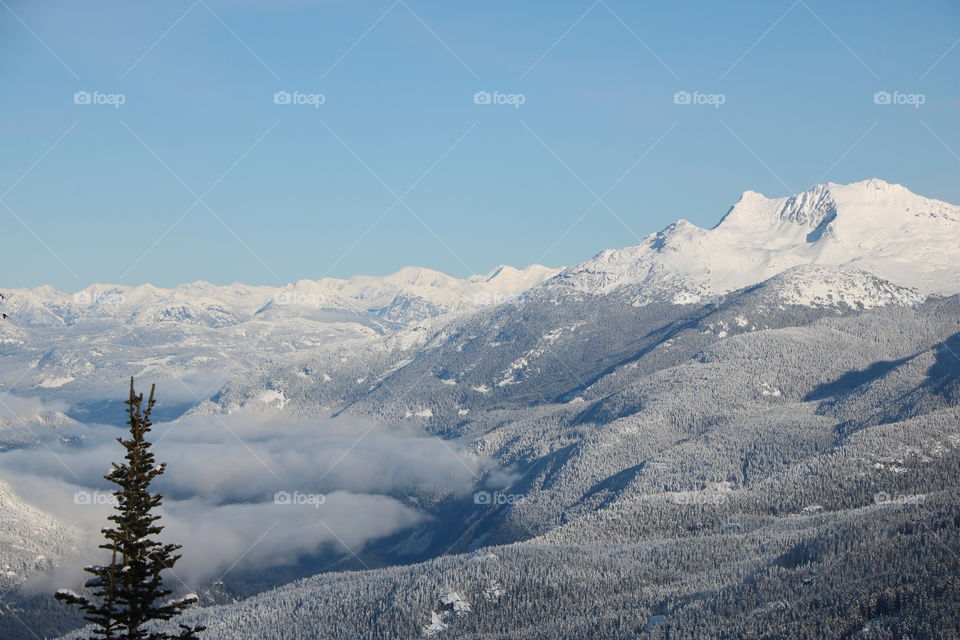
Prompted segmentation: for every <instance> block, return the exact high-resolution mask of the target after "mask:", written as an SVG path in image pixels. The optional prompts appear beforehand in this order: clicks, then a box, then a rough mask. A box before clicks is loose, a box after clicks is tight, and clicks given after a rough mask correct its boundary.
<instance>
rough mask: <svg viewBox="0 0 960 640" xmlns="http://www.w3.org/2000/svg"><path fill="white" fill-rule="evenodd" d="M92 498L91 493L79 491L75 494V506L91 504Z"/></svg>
mask: <svg viewBox="0 0 960 640" xmlns="http://www.w3.org/2000/svg"><path fill="white" fill-rule="evenodd" d="M91 502H92V496H91V495H90V492H89V491H77V492H76V493H75V494H73V504H90V503H91Z"/></svg>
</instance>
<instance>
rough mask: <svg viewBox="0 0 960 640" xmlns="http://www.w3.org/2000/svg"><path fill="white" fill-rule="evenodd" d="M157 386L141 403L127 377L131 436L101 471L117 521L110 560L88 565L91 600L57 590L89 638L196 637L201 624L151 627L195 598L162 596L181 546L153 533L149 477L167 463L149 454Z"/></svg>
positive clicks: (156, 501) (155, 497) (109, 535)
mask: <svg viewBox="0 0 960 640" xmlns="http://www.w3.org/2000/svg"><path fill="white" fill-rule="evenodd" d="M154 389H155V386H153V387H151V388H150V397H149V398H148V399H147V406H146V408H144V407H143V394H139V395H137V393H136V391H135V390H134V386H133V378H131V379H130V398H129V399H128V400H127V401H126V405H127V415H128V420H127V424H128V425H129V426H130V437H129V438H117V442H119V443H120V444H122V445H123V447H124V449H126V456H125V458H126V462H125V463H124V464H116V463H114V464H113V468H112V469H111V470H110V472H109V473H108V474H107V475H106V476H104V478H106V479H107V480H109V481H110V482H113V483H114V484H116V485H118V487H119V488H118V489H117V490H116V491H115V492H114V495H115V496H116V498H117V504H116V507H115V513H114V514H113V515H111V516H110V517H109V519H110V520H111V521H112V522H113V523H114V525H115V526H114V527H109V528H106V529H103V530H102V533H103V534H104V536H105V537H106V539H107V542H106V544H102V545H100V548H101V549H105V550H107V551H109V552H110V564H109V565H107V566H99V565H97V566H90V567H86V569H85V570H86V571H87V572H88V573H91V574H93V576H94V577H93V578H91V579H90V580H88V581H87V583H86V585H85V586H86V587H88V588H90V589H91V590H92V592H93V596H94V599H89V598H87V597H85V596H82V595H79V594H76V593H74V592H72V591H70V590H68V589H61V590H59V591H58V592H57V594H56V596H55V597H56V598H57V599H58V600H61V601H63V602H66V603H68V604H72V605H76V606H77V607H79V608H80V609H81V610H82V611H83V612H84V614H85V615H84V618H85V619H86V620H88V621H90V622H91V623H93V625H94V630H93V638H100V639H104V640H142V639H144V640H173V639H179V640H196V639H197V638H198V635H197V634H198V633H199V632H200V631H203V629H204V627H200V626H197V627H189V626H186V625H180V631H179V632H178V633H176V634H170V633H164V632H159V631H154V630H150V629H148V627H149V626H150V623H151V622H155V621H164V620H170V619H171V618H173V617H175V616H177V615H179V614H180V613H182V612H183V610H184V609H185V608H187V607H188V606H190V605H191V604H193V603H195V602H196V601H197V597H196V595H194V594H190V595H187V596H185V597H182V598H177V599H172V600H166V601H165V602H164V601H163V600H164V599H165V598H167V596H169V595H171V594H172V593H173V592H172V591H171V590H170V589H166V588H164V586H163V579H162V578H161V576H160V574H161V572H162V571H163V570H164V569H172V568H173V566H174V564H176V562H177V560H178V559H179V558H180V556H179V555H175V552H176V551H177V550H178V549H180V545H176V544H161V543H159V542H156V541H154V540H152V539H151V536H155V535H157V534H159V533H160V532H161V531H162V530H163V527H162V526H160V525H159V524H157V520H159V518H160V516H158V515H154V514H153V513H152V511H153V510H154V509H156V508H157V507H159V506H160V504H161V502H162V500H163V496H161V495H160V494H158V493H151V492H150V482H151V481H152V480H153V479H154V478H156V477H157V476H159V475H160V474H162V473H163V471H164V468H165V465H164V464H157V463H156V462H155V461H154V456H153V453H152V452H151V451H150V443H149V442H147V440H146V435H147V433H149V432H150V426H151V422H150V413H151V411H152V410H153V406H154V404H155V402H156V401H155V400H154V397H153V396H154Z"/></svg>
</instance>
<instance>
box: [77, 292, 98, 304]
mask: <svg viewBox="0 0 960 640" xmlns="http://www.w3.org/2000/svg"><path fill="white" fill-rule="evenodd" d="M91 302H93V298H92V297H91V295H90V292H89V291H77V292H76V293H75V294H73V304H90V303H91Z"/></svg>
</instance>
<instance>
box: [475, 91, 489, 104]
mask: <svg viewBox="0 0 960 640" xmlns="http://www.w3.org/2000/svg"><path fill="white" fill-rule="evenodd" d="M492 101H493V96H491V95H490V92H489V91H477V92H476V93H475V94H473V104H490V103H491V102H492Z"/></svg>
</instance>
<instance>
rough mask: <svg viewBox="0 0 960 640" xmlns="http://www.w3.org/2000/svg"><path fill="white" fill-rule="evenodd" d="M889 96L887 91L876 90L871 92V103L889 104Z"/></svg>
mask: <svg viewBox="0 0 960 640" xmlns="http://www.w3.org/2000/svg"><path fill="white" fill-rule="evenodd" d="M891 98H892V96H891V95H890V92H889V91H877V92H876V93H875V94H873V104H890V100H891Z"/></svg>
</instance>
